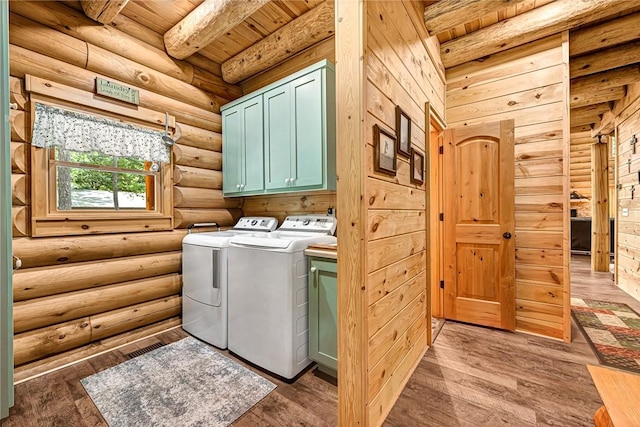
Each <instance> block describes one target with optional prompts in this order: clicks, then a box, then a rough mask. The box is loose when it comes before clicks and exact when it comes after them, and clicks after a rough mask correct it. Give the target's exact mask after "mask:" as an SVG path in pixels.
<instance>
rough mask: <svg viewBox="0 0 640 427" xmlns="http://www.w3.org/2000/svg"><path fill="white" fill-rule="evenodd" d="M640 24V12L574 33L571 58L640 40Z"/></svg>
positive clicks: (570, 38) (570, 52)
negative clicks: (639, 23)
mask: <svg viewBox="0 0 640 427" xmlns="http://www.w3.org/2000/svg"><path fill="white" fill-rule="evenodd" d="M638 22H640V12H639V13H634V14H632V15H627V16H623V17H621V18H618V19H612V20H611V21H607V22H604V23H602V24H599V25H596V26H595V27H590V28H584V29H581V30H577V31H573V32H572V33H571V37H569V56H577V55H583V54H585V53H589V52H593V51H596V50H600V49H606V48H609V47H613V46H616V45H619V44H623V43H628V42H630V41H634V40H637V39H640V27H639V26H638Z"/></svg>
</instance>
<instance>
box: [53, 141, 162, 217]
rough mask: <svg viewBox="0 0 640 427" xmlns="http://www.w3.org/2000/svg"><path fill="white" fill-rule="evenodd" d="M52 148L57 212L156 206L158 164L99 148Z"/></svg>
mask: <svg viewBox="0 0 640 427" xmlns="http://www.w3.org/2000/svg"><path fill="white" fill-rule="evenodd" d="M49 150H50V153H49V157H50V160H49V162H50V164H52V165H53V168H52V172H53V173H54V174H55V177H54V178H53V179H52V182H54V181H55V183H56V203H55V206H56V210H57V211H78V210H83V209H84V210H87V209H101V210H116V211H119V210H124V209H132V210H139V211H145V210H147V211H153V210H154V209H155V199H156V197H155V195H156V191H157V190H158V188H156V187H157V186H156V182H158V181H159V179H158V177H159V166H157V165H155V166H154V164H153V163H152V162H149V161H144V160H141V159H136V158H133V157H118V156H110V155H106V154H102V153H99V152H96V151H92V152H89V153H83V152H79V151H69V150H65V149H63V148H59V147H55V148H50V149H49ZM152 169H153V170H152Z"/></svg>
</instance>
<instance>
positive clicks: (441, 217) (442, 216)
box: [439, 213, 444, 221]
mask: <svg viewBox="0 0 640 427" xmlns="http://www.w3.org/2000/svg"><path fill="white" fill-rule="evenodd" d="M439 217H440V221H444V213H441V214H440V215H439Z"/></svg>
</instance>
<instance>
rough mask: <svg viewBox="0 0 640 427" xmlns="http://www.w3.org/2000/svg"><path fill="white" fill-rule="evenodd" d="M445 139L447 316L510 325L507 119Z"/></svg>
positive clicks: (510, 207)
mask: <svg viewBox="0 0 640 427" xmlns="http://www.w3.org/2000/svg"><path fill="white" fill-rule="evenodd" d="M444 138H445V140H444V151H443V156H444V159H443V160H444V162H443V163H444V182H445V185H444V190H443V191H444V279H445V288H444V294H445V304H444V310H445V318H447V319H452V320H459V321H462V322H469V323H474V324H478V325H484V326H491V327H494V328H502V329H509V330H513V329H515V308H516V303H515V283H514V280H515V277H514V276H515V237H514V234H515V230H514V228H515V219H514V207H515V206H514V204H515V202H514V147H513V145H514V137H513V120H506V121H501V122H494V123H488V124H482V125H477V126H467V127H464V128H456V129H451V130H447V131H445V134H444Z"/></svg>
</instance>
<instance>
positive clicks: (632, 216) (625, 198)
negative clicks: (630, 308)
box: [616, 98, 640, 300]
mask: <svg viewBox="0 0 640 427" xmlns="http://www.w3.org/2000/svg"><path fill="white" fill-rule="evenodd" d="M639 99H640V98H639ZM635 104H637V102H636V103H635ZM636 108H637V105H636ZM634 135H635V136H636V138H638V139H640V109H637V110H636V111H635V112H633V113H632V114H629V117H628V118H627V119H626V120H625V121H624V122H622V123H621V124H619V126H618V149H617V153H618V183H619V184H621V185H622V188H621V189H619V190H618V207H617V209H618V212H617V218H616V221H617V224H616V225H617V226H616V233H617V246H618V247H617V249H616V263H617V283H618V286H620V287H621V288H622V289H624V290H625V291H626V292H627V293H628V294H630V295H631V296H632V297H634V298H635V299H637V300H640V180H639V177H638V174H639V170H640V145H638V147H637V149H636V153H635V154H634V153H633V150H632V148H631V144H630V143H629V141H630V140H631V138H632V137H633V136H634ZM628 160H631V168H630V169H631V171H629V165H628V164H627V162H628ZM632 188H635V190H636V191H635V192H634V194H633V199H632V198H631V189H632ZM623 209H626V210H628V216H624V215H623Z"/></svg>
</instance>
